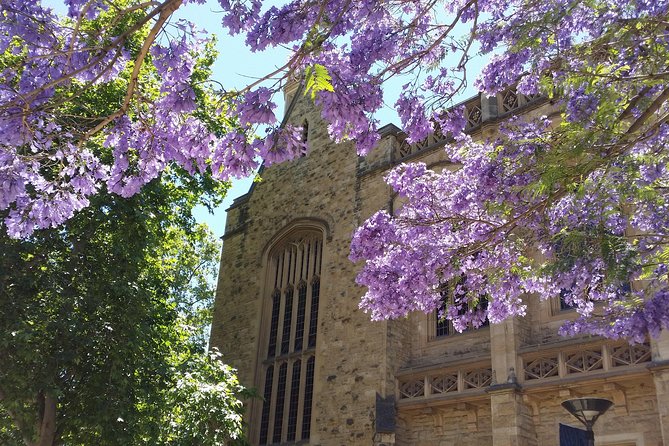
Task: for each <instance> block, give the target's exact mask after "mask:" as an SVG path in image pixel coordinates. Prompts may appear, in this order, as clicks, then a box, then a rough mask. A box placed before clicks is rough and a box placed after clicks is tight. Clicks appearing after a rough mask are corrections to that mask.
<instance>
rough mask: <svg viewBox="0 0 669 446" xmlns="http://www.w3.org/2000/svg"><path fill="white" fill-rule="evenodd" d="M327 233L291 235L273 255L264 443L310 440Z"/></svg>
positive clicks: (261, 434)
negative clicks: (324, 240) (321, 278)
mask: <svg viewBox="0 0 669 446" xmlns="http://www.w3.org/2000/svg"><path fill="white" fill-rule="evenodd" d="M322 251H323V234H322V232H320V231H315V230H312V231H306V232H301V233H298V234H294V235H291V236H289V237H287V238H286V239H284V240H283V241H282V242H280V243H279V244H277V245H275V247H274V248H273V249H272V250H271V252H270V255H269V259H268V262H269V265H268V266H269V268H268V272H269V279H270V280H269V288H270V291H269V293H268V295H267V305H266V307H265V308H267V311H268V312H269V318H268V319H269V321H268V322H269V327H268V333H267V337H266V339H267V349H266V350H262V351H263V352H265V351H266V352H267V356H266V357H265V358H264V361H263V367H264V374H263V376H264V386H263V391H262V395H263V398H264V402H263V407H262V412H261V414H260V415H261V416H260V429H259V444H261V445H266V444H274V443H281V444H285V443H293V442H301V441H303V440H307V439H309V435H310V433H311V413H312V407H311V406H312V403H313V384H314V370H315V348H316V335H317V329H318V302H319V297H320V271H321V261H322V255H323V253H322Z"/></svg>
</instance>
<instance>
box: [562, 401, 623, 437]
mask: <svg viewBox="0 0 669 446" xmlns="http://www.w3.org/2000/svg"><path fill="white" fill-rule="evenodd" d="M611 406H613V402H612V401H609V400H607V399H604V398H575V399H573V400H567V401H564V402H563V403H562V407H564V408H565V409H567V411H569V413H570V414H572V415H573V416H575V417H576V418H577V419H578V421H580V422H581V423H583V424H584V425H585V430H586V431H587V432H588V446H595V433H594V432H593V431H592V426H594V425H595V421H597V418H599V417H600V416H601V415H602V414H603V413H604V412H606V411H607V410H609V408H610V407H611Z"/></svg>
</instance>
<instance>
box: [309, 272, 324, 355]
mask: <svg viewBox="0 0 669 446" xmlns="http://www.w3.org/2000/svg"><path fill="white" fill-rule="evenodd" d="M320 293H321V283H320V281H319V280H318V277H315V278H314V281H313V283H312V284H311V318H310V319H309V342H308V344H307V345H308V346H309V348H311V347H315V346H316V331H317V329H318V299H319V297H320Z"/></svg>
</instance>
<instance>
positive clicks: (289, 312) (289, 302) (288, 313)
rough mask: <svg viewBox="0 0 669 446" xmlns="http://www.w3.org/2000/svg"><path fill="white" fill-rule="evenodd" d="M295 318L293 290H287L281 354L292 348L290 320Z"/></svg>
mask: <svg viewBox="0 0 669 446" xmlns="http://www.w3.org/2000/svg"><path fill="white" fill-rule="evenodd" d="M292 317H293V288H288V289H287V290H286V307H285V309H284V312H283V333H282V334H281V354H282V355H285V354H286V353H288V349H289V348H290V328H291V326H290V320H291V318H292Z"/></svg>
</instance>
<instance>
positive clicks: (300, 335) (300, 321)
mask: <svg viewBox="0 0 669 446" xmlns="http://www.w3.org/2000/svg"><path fill="white" fill-rule="evenodd" d="M306 306H307V284H306V283H304V282H302V283H300V286H299V288H298V290H297V319H296V320H295V345H294V348H293V350H294V351H296V352H299V351H301V350H302V344H303V343H304V313H305V310H306Z"/></svg>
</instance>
